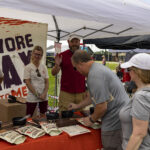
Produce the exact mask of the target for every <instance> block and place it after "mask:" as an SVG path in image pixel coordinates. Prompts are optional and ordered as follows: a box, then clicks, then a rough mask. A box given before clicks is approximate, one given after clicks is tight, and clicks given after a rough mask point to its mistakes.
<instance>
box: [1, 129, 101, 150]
mask: <svg viewBox="0 0 150 150" xmlns="http://www.w3.org/2000/svg"><path fill="white" fill-rule="evenodd" d="M90 130H91V132H90V133H85V134H82V135H77V136H73V137H70V136H69V135H68V134H67V133H65V132H63V133H62V134H61V135H58V136H49V135H45V136H43V137H40V138H37V139H31V138H29V137H27V139H26V141H25V142H24V143H22V144H19V145H11V144H9V143H7V142H5V141H3V140H1V139H0V150H101V147H102V144H101V131H100V130H94V129H90Z"/></svg>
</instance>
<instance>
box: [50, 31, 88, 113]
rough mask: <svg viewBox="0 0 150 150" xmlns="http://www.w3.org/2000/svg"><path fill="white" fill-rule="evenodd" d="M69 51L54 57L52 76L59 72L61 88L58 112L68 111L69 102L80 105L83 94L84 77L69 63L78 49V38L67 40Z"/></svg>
mask: <svg viewBox="0 0 150 150" xmlns="http://www.w3.org/2000/svg"><path fill="white" fill-rule="evenodd" d="M68 44H69V48H70V49H69V50H66V51H64V52H62V53H60V54H57V55H56V57H55V66H54V67H53V68H52V72H51V73H52V75H56V74H58V73H59V71H60V70H61V73H62V74H61V87H60V94H59V104H58V105H59V111H60V112H61V111H66V110H68V105H69V103H71V102H74V103H80V102H81V101H82V100H83V97H84V96H85V95H86V93H85V77H84V76H83V75H81V74H80V73H79V72H78V71H76V70H75V69H74V68H73V66H72V63H71V57H72V55H73V54H74V52H75V51H78V50H79V49H80V37H79V36H78V35H75V34H71V35H70V36H69V38H68Z"/></svg>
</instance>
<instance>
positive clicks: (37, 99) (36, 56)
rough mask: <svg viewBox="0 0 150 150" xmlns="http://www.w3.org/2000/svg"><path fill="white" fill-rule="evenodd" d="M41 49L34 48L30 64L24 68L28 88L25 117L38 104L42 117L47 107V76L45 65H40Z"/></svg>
mask: <svg viewBox="0 0 150 150" xmlns="http://www.w3.org/2000/svg"><path fill="white" fill-rule="evenodd" d="M42 56H43V49H42V47H40V46H35V47H34V49H33V51H32V54H31V62H30V63H29V64H28V65H27V66H25V69H24V81H25V83H26V86H27V88H28V95H27V112H26V113H27V115H28V114H30V115H31V116H32V115H33V113H34V110H35V108H36V106H37V104H38V107H39V110H40V116H41V117H42V116H44V114H45V112H46V111H47V107H48V94H47V92H48V88H49V80H48V78H49V76H48V71H47V67H46V65H44V64H42V63H41V60H42Z"/></svg>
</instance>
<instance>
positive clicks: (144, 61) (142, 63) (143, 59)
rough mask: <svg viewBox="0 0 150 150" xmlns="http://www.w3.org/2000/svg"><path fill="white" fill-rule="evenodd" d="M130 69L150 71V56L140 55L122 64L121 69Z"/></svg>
mask: <svg viewBox="0 0 150 150" xmlns="http://www.w3.org/2000/svg"><path fill="white" fill-rule="evenodd" d="M130 67H136V68H139V69H143V70H150V55H149V54H146V53H139V54H136V55H134V56H133V57H131V58H130V60H129V61H127V62H125V63H122V64H121V68H130Z"/></svg>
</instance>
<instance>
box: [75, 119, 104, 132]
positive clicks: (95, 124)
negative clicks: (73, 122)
mask: <svg viewBox="0 0 150 150" xmlns="http://www.w3.org/2000/svg"><path fill="white" fill-rule="evenodd" d="M78 122H80V123H81V124H82V125H84V126H85V124H84V122H83V119H82V118H81V119H78ZM91 128H92V129H100V128H101V123H99V122H95V123H93V124H92V126H91Z"/></svg>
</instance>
